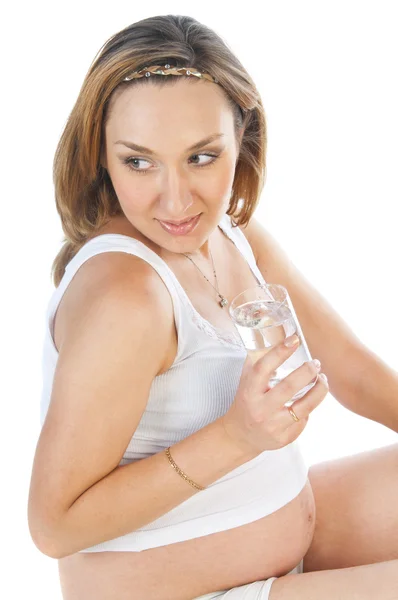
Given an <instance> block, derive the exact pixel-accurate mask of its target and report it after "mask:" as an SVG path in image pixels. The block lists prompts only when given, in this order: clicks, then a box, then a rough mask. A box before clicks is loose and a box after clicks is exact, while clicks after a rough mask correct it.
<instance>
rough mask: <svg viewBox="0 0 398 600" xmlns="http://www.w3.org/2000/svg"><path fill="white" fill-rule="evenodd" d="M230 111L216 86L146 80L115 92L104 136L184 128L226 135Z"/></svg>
mask: <svg viewBox="0 0 398 600" xmlns="http://www.w3.org/2000/svg"><path fill="white" fill-rule="evenodd" d="M232 125H233V115H232V110H231V108H230V106H229V104H228V102H227V100H226V98H225V96H224V93H223V91H222V89H221V88H220V86H219V85H217V84H214V83H211V82H208V81H202V80H194V81H192V80H189V81H187V80H182V79H181V80H177V81H175V82H173V84H172V85H165V86H159V85H156V84H153V83H152V82H150V81H148V80H147V81H145V83H142V84H141V83H140V84H139V85H135V84H134V83H133V84H131V85H130V86H128V87H126V88H124V89H121V90H117V91H116V92H115V93H114V96H113V97H112V99H111V102H110V105H109V110H108V117H107V123H106V130H107V132H108V133H115V135H117V134H118V133H126V128H128V130H129V131H145V130H146V131H147V133H148V132H149V131H154V132H156V131H158V132H159V129H161V130H163V131H164V130H172V129H178V130H181V129H184V128H187V127H189V128H190V129H191V130H195V129H197V130H198V131H202V132H203V131H205V132H206V130H209V132H210V133H211V132H213V131H217V130H219V131H225V132H230V130H231V126H232Z"/></svg>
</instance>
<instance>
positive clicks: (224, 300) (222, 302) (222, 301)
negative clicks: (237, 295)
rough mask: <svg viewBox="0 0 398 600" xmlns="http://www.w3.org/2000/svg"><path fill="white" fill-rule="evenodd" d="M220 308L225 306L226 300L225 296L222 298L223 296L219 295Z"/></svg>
mask: <svg viewBox="0 0 398 600" xmlns="http://www.w3.org/2000/svg"><path fill="white" fill-rule="evenodd" d="M219 304H220V306H221V308H224V306H227V304H228V300H227V299H226V298H224V296H221V300H220V302H219Z"/></svg>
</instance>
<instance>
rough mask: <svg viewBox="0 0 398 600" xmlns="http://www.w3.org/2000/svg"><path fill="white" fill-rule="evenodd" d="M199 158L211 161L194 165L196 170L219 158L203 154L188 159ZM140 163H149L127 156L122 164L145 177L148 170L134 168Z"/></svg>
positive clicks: (209, 153)
mask: <svg viewBox="0 0 398 600" xmlns="http://www.w3.org/2000/svg"><path fill="white" fill-rule="evenodd" d="M200 156H207V157H208V158H212V160H210V161H206V162H205V163H204V164H197V163H194V164H195V166H196V167H198V168H203V167H210V166H211V165H212V164H214V163H215V161H216V160H217V158H218V157H219V154H213V153H211V152H206V153H204V154H192V156H191V157H190V158H198V157H200ZM140 162H144V163H145V162H146V163H148V164H149V162H148V161H147V160H145V159H144V158H139V157H138V156H129V157H127V158H123V163H124V164H125V165H127V166H128V167H129V169H131V171H134V172H136V173H139V174H140V175H146V174H147V173H149V171H150V169H149V168H148V169H138V168H136V165H137V163H140Z"/></svg>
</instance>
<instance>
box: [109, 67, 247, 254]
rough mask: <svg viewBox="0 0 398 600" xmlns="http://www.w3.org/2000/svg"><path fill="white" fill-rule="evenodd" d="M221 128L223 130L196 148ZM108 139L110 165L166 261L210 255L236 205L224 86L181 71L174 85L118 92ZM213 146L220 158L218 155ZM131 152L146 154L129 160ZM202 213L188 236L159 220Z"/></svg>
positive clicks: (125, 204)
mask: <svg viewBox="0 0 398 600" xmlns="http://www.w3.org/2000/svg"><path fill="white" fill-rule="evenodd" d="M214 133H221V134H223V137H222V138H220V139H218V140H215V141H213V142H212V143H210V144H208V145H206V146H203V147H202V148H200V149H199V150H196V151H195V152H194V153H192V152H188V150H187V149H188V148H189V147H190V146H192V145H193V144H195V143H197V142H199V141H201V140H202V139H204V138H206V137H208V136H210V135H212V134H214ZM105 138H106V143H105V156H104V159H103V161H102V164H103V166H104V167H105V168H106V169H107V171H108V173H109V176H110V178H111V180H112V183H113V186H114V189H115V192H116V194H117V196H118V199H119V202H120V205H121V208H122V211H123V213H124V215H125V217H126V218H127V219H128V221H129V222H130V224H131V225H132V226H133V228H134V229H135V230H136V232H137V233H138V234H139V235H140V237H141V239H142V238H144V239H143V241H144V242H146V243H148V245H150V246H151V247H152V248H153V246H156V249H155V251H157V252H158V254H159V255H160V256H161V257H162V258H163V259H164V260H165V261H167V259H171V258H175V254H181V253H188V254H190V256H192V257H193V258H194V259H195V258H196V259H199V261H200V260H202V261H208V262H209V261H210V253H209V246H210V245H211V240H212V233H214V231H215V230H216V228H217V226H218V223H219V221H220V219H221V218H222V216H223V215H224V214H225V212H226V211H227V209H228V204H229V200H230V197H231V193H232V184H233V179H234V174H235V166H236V162H237V159H238V155H239V147H238V144H237V142H236V136H235V131H234V123H233V115H232V111H231V109H230V107H229V106H228V104H227V101H226V99H225V97H224V95H223V92H222V91H221V89H220V87H219V86H218V85H217V84H214V83H210V82H207V81H201V80H195V81H191V80H190V81H187V80H186V79H183V78H181V80H178V81H176V82H175V85H174V86H172V87H165V88H157V87H156V88H155V87H154V85H153V84H152V83H150V82H147V84H146V85H144V86H134V85H133V86H131V87H130V88H127V89H124V90H122V91H120V92H119V91H116V92H115V94H114V96H113V98H112V101H111V104H110V108H109V113H108V120H107V124H106V127H105ZM119 140H123V141H127V142H133V143H135V144H139V145H141V146H145V147H147V148H150V149H151V150H152V151H153V152H154V155H153V156H151V155H149V154H147V153H145V152H137V151H134V150H131V149H129V148H128V147H126V146H125V145H123V144H118V143H117V142H118V141H119ZM206 152H211V153H214V154H218V155H219V157H218V158H217V159H216V160H215V161H214V158H213V157H210V156H206V155H205V153H206ZM128 158H135V159H140V160H133V161H132V162H130V164H125V163H124V161H125V160H126V159H128ZM213 161H214V162H213ZM199 165H200V166H199ZM138 171H140V172H138ZM144 171H146V172H145V173H143V172H144ZM198 213H203V214H202V217H201V219H200V222H199V225H198V226H197V228H196V230H195V231H194V232H193V233H191V234H190V235H188V236H179V237H177V236H173V235H170V234H169V233H168V232H166V231H165V230H164V229H162V227H161V226H160V224H159V223H158V221H157V220H163V221H166V220H172V221H173V220H174V221H179V220H182V219H185V218H187V217H190V216H195V215H197V214H198ZM184 260H186V259H184Z"/></svg>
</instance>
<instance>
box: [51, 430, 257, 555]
mask: <svg viewBox="0 0 398 600" xmlns="http://www.w3.org/2000/svg"><path fill="white" fill-rule="evenodd" d="M170 452H171V456H172V458H173V459H174V461H175V463H176V464H177V465H178V466H179V468H180V469H182V471H184V473H186V474H187V475H188V476H189V477H190V479H192V480H193V481H194V482H195V483H197V484H199V485H201V486H203V487H206V486H208V485H210V484H211V483H213V482H214V481H216V480H217V479H220V478H221V477H223V476H224V475H225V474H227V473H229V472H230V471H232V470H233V469H235V468H236V467H238V466H240V465H241V464H244V463H245V462H247V461H248V460H251V459H252V458H254V455H248V454H244V452H243V451H242V450H240V449H239V447H238V446H237V445H236V446H235V445H234V444H233V442H232V441H231V439H230V438H229V437H228V436H227V434H226V433H225V431H224V429H223V427H222V425H221V421H220V420H219V419H217V420H216V421H214V422H213V423H210V424H209V425H207V426H206V427H204V428H202V429H200V430H199V431H197V432H196V433H194V434H192V435H190V436H189V437H187V438H185V439H184V440H182V441H181V442H178V443H177V444H175V445H173V446H172V447H171V449H170ZM197 493H199V494H200V493H201V491H200V490H197V489H196V488H194V487H193V486H191V485H190V484H189V483H187V482H186V481H185V480H184V479H183V478H182V477H181V476H180V475H178V474H177V473H176V471H175V470H174V469H173V467H172V465H171V464H170V463H169V461H168V459H167V456H166V454H165V453H164V452H160V453H158V454H155V455H153V456H150V457H149V458H145V459H142V460H139V461H137V462H134V463H130V464H128V465H124V466H120V467H117V468H116V469H114V471H112V472H111V473H110V474H109V475H107V476H106V477H104V478H103V479H102V480H100V481H99V482H97V483H96V484H95V485H93V486H92V487H91V488H89V489H88V490H87V491H86V492H84V494H82V495H81V496H80V497H79V498H77V500H76V501H75V502H74V503H73V504H72V506H71V507H70V508H69V509H68V511H67V512H66V513H65V514H64V515H63V517H62V518H60V519H59V521H58V522H57V524H56V526H54V527H53V530H52V533H51V536H50V539H49V540H48V541H47V546H46V551H44V550H43V551H44V552H45V553H46V554H48V555H50V556H53V557H54V558H62V557H64V556H68V555H70V554H73V553H75V552H78V551H79V550H83V549H85V548H88V547H90V546H93V545H96V544H99V543H101V542H104V541H107V540H110V539H113V538H116V537H119V536H122V535H125V534H127V533H130V532H132V531H134V530H136V529H138V528H140V527H142V526H144V525H146V524H148V523H151V522H152V521H155V520H156V519H157V518H159V517H160V516H162V515H164V514H166V513H167V512H168V511H170V510H171V509H173V508H174V507H175V506H178V505H179V504H181V503H182V502H184V501H185V500H187V499H188V498H190V497H191V496H193V495H194V494H197Z"/></svg>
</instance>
